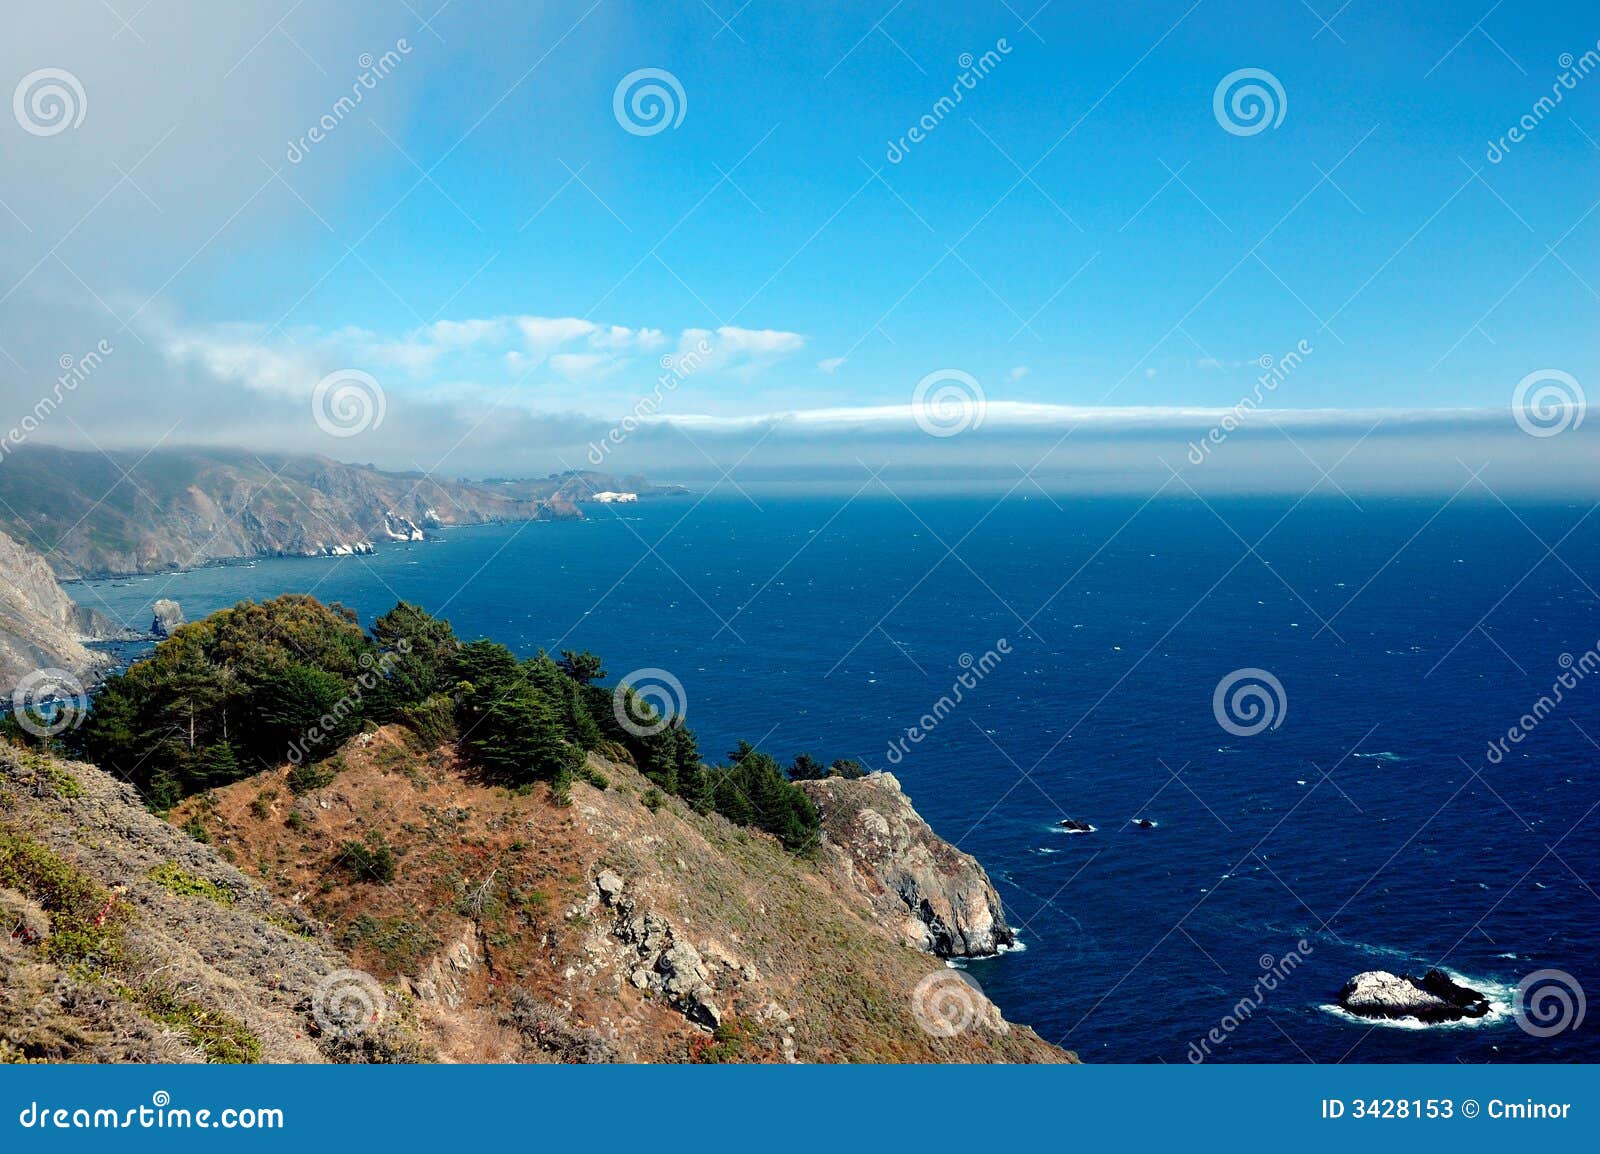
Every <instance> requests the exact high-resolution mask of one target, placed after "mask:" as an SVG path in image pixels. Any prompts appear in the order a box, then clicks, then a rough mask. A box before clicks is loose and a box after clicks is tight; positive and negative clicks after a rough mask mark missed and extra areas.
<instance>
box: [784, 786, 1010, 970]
mask: <svg viewBox="0 0 1600 1154" xmlns="http://www.w3.org/2000/svg"><path fill="white" fill-rule="evenodd" d="M799 784H800V788H801V789H803V790H805V791H806V793H807V794H808V795H809V796H810V798H811V800H812V801H813V802H815V803H816V806H817V809H818V810H820V811H821V813H822V828H823V831H824V838H823V853H824V855H825V857H826V858H827V861H828V867H829V874H830V876H831V877H832V878H833V879H834V880H835V883H836V884H837V885H838V887H839V889H840V890H841V892H843V893H845V894H847V895H850V896H851V897H853V898H856V899H857V900H860V901H861V902H863V903H865V904H867V905H870V906H871V907H872V908H873V909H874V910H875V911H876V912H877V913H878V914H879V916H880V917H881V918H882V919H883V921H884V923H885V924H886V925H897V926H899V927H900V931H901V934H902V935H903V937H904V940H905V941H906V943H907V944H909V945H912V946H915V947H916V948H917V949H921V950H926V951H928V952H929V953H932V954H936V955H938V956H939V957H942V958H969V957H987V956H989V955H991V954H995V953H998V952H999V951H1001V950H1003V949H1004V948H1006V947H1007V946H1010V945H1013V944H1015V941H1016V938H1015V935H1013V934H1012V932H1011V929H1010V927H1009V926H1007V925H1006V921H1005V915H1004V912H1003V910H1002V907H1001V904H1000V895H999V894H998V893H996V892H995V888H994V886H993V884H991V883H990V881H989V875H988V874H986V873H984V871H983V867H982V866H981V865H979V864H978V861H977V859H976V858H974V857H973V856H972V855H970V854H966V853H962V852H961V851H960V850H958V849H956V847H955V846H953V845H951V844H950V843H949V842H947V841H945V840H943V839H942V838H940V837H939V836H938V835H936V834H935V833H934V832H933V830H932V829H930V828H929V827H928V823H927V822H925V821H923V820H922V816H921V815H920V814H918V813H917V811H916V810H915V809H913V808H912V806H911V799H910V798H908V797H907V796H906V795H905V793H904V792H903V791H902V790H901V788H900V783H899V781H897V780H896V779H895V778H894V776H893V775H891V774H888V773H873V774H868V775H867V776H866V777H864V778H860V779H858V780H853V781H852V780H846V779H844V778H839V777H829V778H821V779H819V780H816V781H803V782H800V783H799Z"/></svg>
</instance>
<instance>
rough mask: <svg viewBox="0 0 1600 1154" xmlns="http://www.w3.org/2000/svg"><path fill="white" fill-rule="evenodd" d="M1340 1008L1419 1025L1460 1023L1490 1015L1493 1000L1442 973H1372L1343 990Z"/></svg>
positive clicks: (1348, 984) (1361, 975)
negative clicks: (1490, 1005)
mask: <svg viewBox="0 0 1600 1154" xmlns="http://www.w3.org/2000/svg"><path fill="white" fill-rule="evenodd" d="M1339 1005H1341V1006H1343V1007H1344V1008H1345V1009H1346V1010H1348V1011H1350V1012H1351V1013H1352V1014H1357V1015H1359V1016H1360V1017H1363V1018H1379V1019H1389V1018H1415V1019H1417V1021H1419V1022H1428V1023H1437V1022H1459V1021H1460V1020H1461V1019H1463V1018H1481V1017H1483V1016H1484V1015H1485V1014H1487V1013H1488V1012H1489V999H1488V998H1486V997H1484V996H1483V995H1482V994H1481V993H1479V992H1478V991H1477V990H1474V989H1470V988H1469V987H1467V986H1463V985H1462V984H1461V983H1459V982H1457V981H1456V980H1455V979H1453V978H1452V977H1450V975H1449V974H1446V973H1444V972H1443V971H1442V970H1429V971H1428V972H1427V973H1426V974H1424V975H1423V976H1422V977H1420V978H1414V977H1412V976H1411V975H1410V974H1391V973H1389V972H1388V971H1387V970H1368V971H1366V972H1365V973H1361V974H1357V975H1356V976H1355V977H1353V978H1351V979H1350V980H1349V981H1348V982H1346V983H1345V984H1344V986H1343V988H1341V989H1340V990H1339Z"/></svg>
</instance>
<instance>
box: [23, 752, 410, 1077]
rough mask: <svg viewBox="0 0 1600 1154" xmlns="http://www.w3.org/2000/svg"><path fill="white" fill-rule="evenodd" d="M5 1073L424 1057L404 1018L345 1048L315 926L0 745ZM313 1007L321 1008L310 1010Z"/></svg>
mask: <svg viewBox="0 0 1600 1154" xmlns="http://www.w3.org/2000/svg"><path fill="white" fill-rule="evenodd" d="M0 919H3V921H0V1061H4V1060H18V1059H23V1060H46V1061H69V1062H71V1061H77V1062H83V1061H92V1062H197V1061H214V1062H218V1061H220V1062H228V1061H268V1062H319V1061H323V1060H326V1059H329V1058H332V1059H335V1060H353V1059H354V1060H359V1059H361V1058H375V1059H390V1060H396V1059H398V1060H416V1059H421V1058H426V1057H427V1055H428V1053H429V1052H428V1051H427V1050H426V1049H425V1048H424V1047H422V1046H420V1045H419V1044H418V1043H417V1042H416V1040H415V1038H414V1036H413V1035H412V1034H410V1032H409V1030H408V1028H407V1027H406V1026H404V1024H403V1013H401V1009H402V1007H401V1006H400V1005H399V1004H398V1003H396V1004H395V1005H393V1006H391V1005H383V1004H375V1005H374V1006H373V1016H374V1017H375V1018H381V1019H383V1021H382V1024H381V1026H380V1028H378V1029H375V1030H370V1031H366V1032H365V1033H363V1035H362V1036H361V1037H360V1038H358V1039H354V1040H352V1039H350V1038H346V1037H344V1036H341V1035H339V1034H337V1033H335V1032H330V1031H328V1030H326V1029H322V1028H320V1027H319V1026H318V1020H319V1019H318V1014H319V1010H320V1012H321V1018H322V1020H323V1021H328V1020H329V1013H328V1011H329V1005H328V998H329V994H328V986H327V981H328V979H329V978H330V976H336V975H337V974H338V972H339V971H341V970H343V969H345V968H346V967H348V966H349V962H348V960H347V959H345V958H344V957H343V956H342V955H341V954H339V953H338V952H337V951H336V950H334V949H333V948H331V947H330V946H329V945H327V944H326V943H325V941H324V940H323V939H322V938H321V936H320V934H319V932H318V931H317V929H316V927H315V926H314V925H313V923H311V922H310V921H309V920H307V919H305V918H303V917H301V916H299V915H298V914H296V913H295V912H294V911H293V910H291V909H289V908H288V907H286V906H283V905H280V904H278V903H276V902H275V901H273V899H272V898H271V897H270V896H269V895H268V894H267V892H266V891H265V890H263V889H262V888H261V887H260V886H259V885H257V884H256V883H254V882H252V881H250V880H249V879H248V878H246V877H245V876H244V875H243V874H241V873H240V872H239V871H238V870H237V869H235V868H234V867H233V866H231V865H229V864H227V863H226V862H225V861H223V860H222V859H221V858H220V857H218V855H217V854H216V853H215V852H213V851H212V850H211V849H210V848H209V847H207V846H205V845H202V844H200V843H199V842H197V841H195V840H194V839H193V838H191V837H189V836H188V835H187V834H185V833H183V832H181V831H179V830H177V829H174V828H173V827H172V826H170V825H168V824H167V823H165V822H163V821H161V820H160V819H158V818H156V817H155V816H153V815H152V814H150V813H148V812H147V811H146V810H145V808H144V806H143V805H142V804H141V803H140V799H139V796H138V794H137V792H136V791H135V790H134V789H133V788H132V787H131V786H127V785H124V784H122V783H120V782H118V781H116V780H114V779H112V778H111V777H109V776H107V775H106V774H104V773H101V772H100V771H99V770H98V769H95V768H94V767H93V766H88V765H77V764H70V763H63V762H58V761H55V760H53V759H50V758H47V757H43V756H40V755H37V754H33V753H26V752H23V751H20V750H17V749H15V748H13V747H12V746H9V745H6V744H5V743H0ZM319 1002H320V1005H319Z"/></svg>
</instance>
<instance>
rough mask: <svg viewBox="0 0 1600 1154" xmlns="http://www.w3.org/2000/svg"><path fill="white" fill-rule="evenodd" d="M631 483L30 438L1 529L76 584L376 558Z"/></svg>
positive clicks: (552, 515) (569, 511) (3, 493)
mask: <svg viewBox="0 0 1600 1154" xmlns="http://www.w3.org/2000/svg"><path fill="white" fill-rule="evenodd" d="M632 480H633V481H634V484H635V486H636V488H637V487H638V486H639V485H640V481H639V479H637V478H635V479H632ZM621 484H622V482H619V481H617V480H616V479H615V478H612V477H609V476H607V475H605V474H597V473H581V472H580V473H565V474H555V475H552V476H550V477H546V478H542V479H537V480H531V479H530V480H518V481H501V482H478V481H466V480H443V479H440V478H437V477H432V476H427V475H425V474H422V473H391V472H385V471H383V470H380V469H376V468H373V467H371V466H367V465H352V464H344V463H342V462H339V461H335V460H332V459H330V458H327V457H322V456H315V455H309V454H300V455H279V454H261V455H257V454H254V453H248V452H243V451H230V450H184V449H171V450H168V449H161V450H156V451H154V452H152V453H149V454H134V453H123V454H118V453H111V454H109V455H107V454H100V453H84V452H74V451H71V450H66V449H57V448H53V447H49V446H38V445H25V446H23V447H22V448H20V449H18V450H16V451H15V452H13V453H11V454H10V455H8V456H7V458H6V463H5V468H4V469H0V530H3V531H5V532H8V533H10V534H11V535H12V536H13V537H15V538H16V539H17V540H18V541H19V542H21V543H23V544H24V545H27V546H29V547H31V548H33V549H35V550H37V551H38V552H40V553H45V554H48V555H49V559H50V565H51V566H52V568H53V569H54V570H55V573H56V575H57V576H58V577H61V578H63V579H70V578H78V577H85V576H105V575H112V574H130V573H156V572H165V571H171V570H176V569H188V568H193V567H195V566H197V565H204V564H207V563H209V562H213V561H225V560H238V559H243V558H253V557H268V556H319V555H324V556H340V555H350V554H356V553H367V552H372V551H373V550H374V549H376V548H381V547H382V546H383V545H384V544H385V543H388V542H395V541H414V540H421V539H423V538H424V537H426V536H427V535H428V533H429V532H430V531H431V530H433V529H436V528H439V527H442V526H449V525H478V524H486V523H489V522H497V521H528V520H535V521H537V520H556V519H564V518H581V517H582V516H583V511H582V509H581V508H580V507H579V506H580V504H582V503H584V502H587V501H588V500H589V499H590V498H591V497H592V496H593V494H594V493H595V492H596V491H598V490H605V489H613V488H617V487H618V486H619V485H621ZM643 488H644V491H646V492H651V493H653V492H666V491H673V490H670V489H669V490H657V489H655V488H653V487H651V486H649V485H648V483H647V482H646V483H643Z"/></svg>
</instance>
